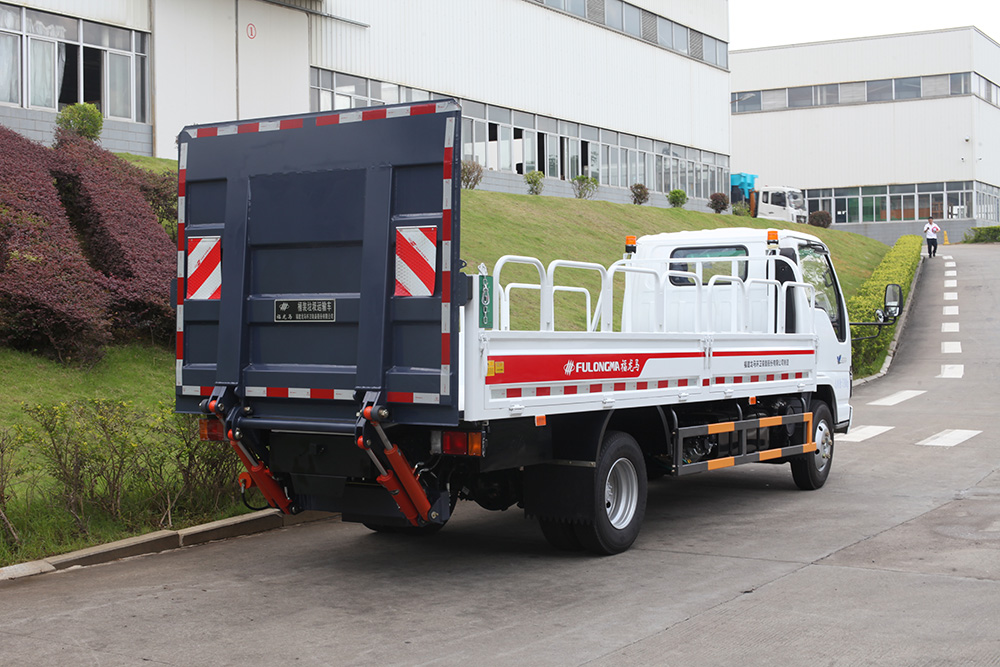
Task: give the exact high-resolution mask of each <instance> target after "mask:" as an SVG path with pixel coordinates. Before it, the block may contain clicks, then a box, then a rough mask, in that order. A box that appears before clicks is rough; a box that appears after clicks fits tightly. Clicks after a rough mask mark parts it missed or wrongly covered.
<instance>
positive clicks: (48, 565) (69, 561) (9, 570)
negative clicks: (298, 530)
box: [0, 509, 340, 581]
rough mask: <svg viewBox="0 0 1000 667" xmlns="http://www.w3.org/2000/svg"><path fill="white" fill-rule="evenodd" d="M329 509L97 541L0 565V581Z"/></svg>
mask: <svg viewBox="0 0 1000 667" xmlns="http://www.w3.org/2000/svg"><path fill="white" fill-rule="evenodd" d="M339 516H340V514H336V513H331V512H313V511H307V512H302V513H300V514H296V515H290V514H282V513H281V511H280V510H276V509H266V510H261V511H259V512H253V513H251V514H242V515H240V516H234V517H231V518H229V519H221V520H219V521H212V522H211V523H206V524H202V525H200V526H192V527H190V528H182V529H181V530H158V531H156V532H153V533H147V534H146V535H138V536H136V537H128V538H126V539H124V540H118V541H117V542H109V543H108V544H99V545H97V546H95V547H87V548H86V549H80V550H79V551H71V552H70V553H66V554H59V555H58V556H50V557H49V558H45V559H43V560H35V561H29V562H27V563H18V564H16V565H8V566H7V567H0V581H6V580H9V579H21V578H23V577H31V576H34V575H36V574H45V573H48V572H56V571H58V570H65V569H68V568H71V567H83V566H85V565H97V564H99V563H109V562H111V561H114V560H119V559H121V558H128V557H129V556H141V555H144V554H151V553H157V552H160V551H169V550H171V549H179V548H180V547H188V546H193V545H195V544H204V543H206V542H212V541H215V540H225V539H229V538H232V537H240V536H242V535H253V534H254V533H262V532H265V531H268V530H274V529H275V528H285V527H288V526H297V525H299V524H302V523H311V522H314V521H324V520H330V519H334V518H337V517H339Z"/></svg>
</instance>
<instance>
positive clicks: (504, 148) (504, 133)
mask: <svg viewBox="0 0 1000 667" xmlns="http://www.w3.org/2000/svg"><path fill="white" fill-rule="evenodd" d="M511 150H512V146H511V128H509V127H507V126H506V125H501V126H500V170H501V171H513V170H514V166H513V162H512V160H511Z"/></svg>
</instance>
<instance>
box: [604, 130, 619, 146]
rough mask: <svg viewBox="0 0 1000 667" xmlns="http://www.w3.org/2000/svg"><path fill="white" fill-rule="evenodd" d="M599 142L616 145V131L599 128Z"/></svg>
mask: <svg viewBox="0 0 1000 667" xmlns="http://www.w3.org/2000/svg"><path fill="white" fill-rule="evenodd" d="M601 142H602V143H605V144H612V145H613V146H617V145H618V133H617V132H612V131H611V130H601Z"/></svg>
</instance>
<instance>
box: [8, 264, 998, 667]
mask: <svg viewBox="0 0 1000 667" xmlns="http://www.w3.org/2000/svg"><path fill="white" fill-rule="evenodd" d="M940 250H941V251H940V253H939V256H938V257H936V258H934V259H929V260H925V263H924V268H923V271H922V275H921V278H920V282H919V285H918V289H917V293H916V294H915V297H914V298H915V299H916V301H915V302H914V303H913V306H912V310H911V312H910V314H909V320H908V324H907V329H906V333H905V335H904V337H903V340H902V343H901V345H900V347H899V349H898V351H897V355H896V358H895V360H894V363H893V366H892V369H891V371H890V372H889V374H888V375H886V376H885V377H884V378H882V379H880V380H876V381H874V382H871V383H868V384H866V385H863V386H861V387H859V388H858V389H856V391H855V396H854V399H853V402H854V405H855V410H856V412H855V429H854V430H853V431H852V434H851V436H848V437H841V438H840V439H839V440H838V442H837V445H836V452H835V458H834V468H833V472H832V474H831V477H830V480H829V482H828V483H827V485H826V486H825V487H824V488H823V489H821V490H819V491H813V492H803V491H798V490H797V489H796V488H795V487H794V485H793V483H792V478H791V473H790V471H789V470H788V466H769V465H759V466H744V467H741V468H736V469H730V470H725V471H718V472H714V473H706V474H703V475H695V476H692V477H688V478H683V479H667V480H662V481H660V482H656V483H653V484H651V486H650V498H649V503H648V508H647V513H646V522H645V524H644V527H643V530H642V533H641V534H640V536H639V539H638V540H637V542H636V544H635V545H634V546H633V548H632V549H631V550H630V551H628V552H626V553H624V554H621V555H619V556H615V557H609V558H594V557H590V556H585V555H580V554H569V555H567V554H562V553H558V552H555V551H552V550H551V549H550V548H549V547H548V546H547V545H546V544H545V542H544V540H543V539H542V537H541V534H540V532H539V531H538V528H537V526H536V525H535V524H534V523H533V522H531V521H527V520H525V519H524V518H523V517H522V516H521V515H520V514H519V513H517V512H516V511H508V512H504V513H489V512H486V511H483V510H480V509H479V508H478V507H476V506H474V505H469V504H467V503H463V504H462V506H460V507H459V508H458V511H457V514H456V516H455V518H454V519H453V520H452V522H451V523H449V525H448V526H447V527H446V528H445V529H444V530H443V531H442V532H441V533H439V534H438V535H436V536H432V537H427V538H418V539H413V538H402V537H398V536H386V535H377V534H373V533H370V532H369V531H368V530H367V529H365V528H364V527H362V526H358V525H353V524H341V523H339V522H338V521H327V522H320V523H313V524H304V525H300V526H294V527H289V528H284V529H280V530H276V531H272V532H269V533H264V534H259V535H253V536H249V537H244V538H238V539H234V540H229V541H224V542H216V543H212V544H207V545H202V546H196V547H190V548H184V549H179V550H173V551H170V552H164V553H161V554H155V555H151V556H144V557H138V558H133V559H130V560H124V561H119V562H115V563H109V564H106V565H99V566H92V567H86V568H77V569H71V570H67V571H63V572H58V573H53V574H47V575H42V576H37V577H30V578H26V579H19V580H13V581H6V582H0V664H2V665H18V666H21V665H53V664H69V665H89V664H94V665H136V664H140V663H142V664H149V663H152V664H169V665H203V664H213V665H214V664H239V665H258V664H288V665H292V664H294V665H349V664H379V665H384V664H435V665H470V664H476V665H494V664H498V665H504V664H518V665H522V664H523V665H582V664H597V665H621V664H630V665H631V664H638V665H684V666H686V667H687V666H698V665H747V664H751V665H755V664H769V665H796V666H798V665H872V664H878V665H945V664H956V665H973V664H974V665H987V664H993V665H997V664H1000V472H998V471H1000V442H998V439H997V436H996V431H995V430H994V429H993V428H992V426H993V425H994V424H993V422H994V420H995V418H996V415H997V412H998V411H997V409H996V401H997V396H996V393H995V392H994V388H995V386H996V380H997V376H998V370H1000V352H998V350H997V346H996V341H997V333H998V321H997V318H998V317H1000V309H998V305H1000V304H998V298H1000V296H998V294H1000V292H998V290H997V289H996V288H995V287H994V285H995V284H996V283H997V279H998V273H1000V269H998V262H997V258H998V257H1000V248H998V247H996V246H969V247H964V246H958V247H956V246H943V247H942V248H941V249H940ZM949 257H951V259H949ZM951 262H953V263H954V266H949V263H951ZM950 271H954V272H955V275H954V276H952V275H947V272H950ZM952 280H954V281H956V282H955V283H954V285H953V286H952V285H951V284H950V283H947V282H946V281H952ZM951 295H954V296H951ZM955 306H957V307H958V310H957V311H955V310H945V308H948V307H955ZM956 343H957V344H958V345H955V344H956ZM940 376H944V377H940ZM917 392H920V393H917ZM873 403H882V404H874V405H873Z"/></svg>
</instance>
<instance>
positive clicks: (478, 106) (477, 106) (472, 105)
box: [462, 100, 486, 119]
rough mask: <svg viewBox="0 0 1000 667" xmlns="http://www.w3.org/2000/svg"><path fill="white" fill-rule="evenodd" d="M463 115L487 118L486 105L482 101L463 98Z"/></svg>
mask: <svg viewBox="0 0 1000 667" xmlns="http://www.w3.org/2000/svg"><path fill="white" fill-rule="evenodd" d="M462 115H463V116H469V117H471V118H482V119H485V118H486V105H485V104H483V103H481V102H472V101H470V100H462Z"/></svg>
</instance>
